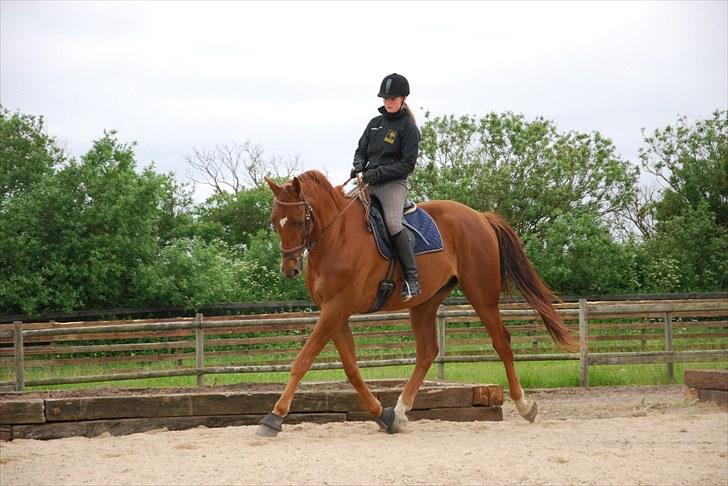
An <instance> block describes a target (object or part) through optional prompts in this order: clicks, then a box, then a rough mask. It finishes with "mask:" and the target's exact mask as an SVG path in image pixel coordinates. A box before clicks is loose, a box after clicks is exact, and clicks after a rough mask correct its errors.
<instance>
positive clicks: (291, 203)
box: [265, 177, 313, 277]
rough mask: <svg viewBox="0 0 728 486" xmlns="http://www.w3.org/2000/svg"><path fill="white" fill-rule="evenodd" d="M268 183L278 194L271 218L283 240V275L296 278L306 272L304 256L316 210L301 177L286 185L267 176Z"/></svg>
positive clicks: (274, 192)
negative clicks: (311, 204)
mask: <svg viewBox="0 0 728 486" xmlns="http://www.w3.org/2000/svg"><path fill="white" fill-rule="evenodd" d="M265 181H266V182H267V183H268V187H270V190H271V191H273V194H274V195H275V204H273V212H272V213H271V218H270V219H271V223H272V224H273V226H274V227H275V229H276V231H277V232H278V236H279V238H280V240H281V272H283V275H285V276H286V277H296V276H298V275H299V274H300V273H301V271H302V269H303V256H304V253H305V252H306V251H307V250H309V249H310V247H309V244H310V241H309V237H310V235H311V230H312V229H313V211H312V209H311V206H310V205H309V204H308V202H306V200H305V199H304V197H303V192H302V190H301V181H300V180H299V179H298V177H294V178H293V179H292V180H291V181H290V182H286V183H285V184H283V185H282V186H279V185H278V184H276V183H275V182H273V181H271V180H270V179H268V178H267V177H266V179H265Z"/></svg>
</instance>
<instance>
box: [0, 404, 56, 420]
mask: <svg viewBox="0 0 728 486" xmlns="http://www.w3.org/2000/svg"><path fill="white" fill-rule="evenodd" d="M45 421H46V419H45V403H44V401H43V400H42V399H39V398H36V399H27V400H4V401H0V424H3V425H5V424H42V423H44V422H45Z"/></svg>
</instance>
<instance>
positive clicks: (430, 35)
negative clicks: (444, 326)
mask: <svg viewBox="0 0 728 486" xmlns="http://www.w3.org/2000/svg"><path fill="white" fill-rule="evenodd" d="M391 72H398V73H401V74H404V75H405V76H407V78H408V79H409V81H410V85H411V88H412V94H411V96H410V98H409V100H408V101H409V103H410V106H412V107H413V108H415V113H416V115H417V116H418V117H419V119H420V120H422V118H423V111H422V110H429V111H430V112H431V113H432V114H433V115H445V114H455V115H464V114H474V115H476V116H482V115H484V114H486V113H488V112H491V111H496V112H503V111H513V112H517V113H522V114H524V115H525V116H526V117H527V118H529V119H530V118H534V117H537V116H543V117H545V118H547V119H550V120H553V121H555V122H556V124H557V125H558V127H559V129H560V130H562V131H568V130H578V131H582V132H591V131H595V130H598V131H600V132H601V133H602V134H604V135H606V136H608V137H610V138H612V140H613V141H614V143H615V145H616V147H617V151H618V153H619V154H620V155H621V156H622V157H624V158H625V159H628V160H631V161H633V162H635V163H636V162H637V150H638V148H639V146H640V144H641V140H642V136H641V133H640V129H641V128H642V127H645V128H646V129H648V130H653V129H655V128H658V127H663V126H665V125H666V124H670V123H673V122H674V121H675V119H676V118H677V116H678V115H684V116H687V117H688V118H689V119H691V120H694V119H697V118H703V117H707V116H709V115H710V114H711V112H712V111H713V110H715V109H727V108H728V2H727V1H709V2H700V1H689V2H676V1H669V2H659V1H651V2H604V3H599V2H579V3H577V2H535V3H531V2H508V3H505V2H503V3H501V2H482V3H480V2H463V3H458V2H442V3H441V2H402V3H390V2H386V3H385V2H361V3H358V2H336V3H334V2H294V3H288V2H269V3H254V2H222V3H213V2H204V3H202V2H180V3H175V2H159V3H155V2H151V1H147V2H120V1H117V2H89V1H85V2H62V1H52V2H47V3H46V2H39V1H33V2H30V1H21V2H15V1H7V0H2V1H0V103H2V105H3V106H4V107H5V108H6V109H9V110H11V111H16V110H19V111H20V112H22V113H27V114H37V115H43V116H44V117H45V119H46V123H47V128H48V131H49V132H50V133H51V134H53V135H55V136H56V137H58V139H59V140H61V141H62V142H63V143H64V144H65V146H66V148H67V150H68V152H70V154H71V155H75V156H79V155H81V154H83V153H84V152H86V151H87V150H88V149H89V148H90V144H91V141H92V140H94V139H96V138H99V137H100V136H101V135H102V133H103V130H104V129H115V130H117V131H118V134H119V137H120V138H121V140H123V141H127V142H131V141H136V142H138V146H137V148H136V153H137V160H138V162H139V165H140V166H146V165H147V164H148V163H150V162H152V161H154V162H155V164H156V167H157V168H158V170H159V171H161V172H173V173H175V174H176V175H177V177H178V179H179V180H186V175H187V165H186V162H185V161H184V159H183V157H184V156H185V155H186V154H190V153H191V152H192V149H193V148H212V147H214V146H215V145H216V144H223V143H228V142H231V141H237V142H243V141H246V140H250V141H251V142H253V143H257V144H259V145H260V146H261V147H262V148H263V149H264V150H265V153H266V154H267V155H268V156H272V155H278V156H283V157H293V156H295V155H299V156H300V157H301V158H302V159H303V160H304V162H305V168H306V169H309V168H317V169H321V170H324V171H326V172H327V173H328V174H329V176H330V177H331V179H332V181H333V182H334V183H336V184H339V183H341V182H343V181H344V180H345V179H346V178H347V176H348V171H349V168H350V165H351V160H352V157H353V152H354V148H355V145H356V142H357V140H358V138H359V136H360V135H361V132H362V131H363V129H364V126H365V125H366V123H367V121H368V120H369V119H370V118H371V117H372V116H375V115H376V114H377V113H376V109H377V108H378V107H379V106H380V102H379V99H378V98H376V94H377V91H378V88H379V83H380V81H381V79H382V77H383V76H385V75H386V74H389V73H391ZM204 192H205V191H204V190H200V191H198V194H197V198H198V199H200V198H201V197H202V196H203V195H204Z"/></svg>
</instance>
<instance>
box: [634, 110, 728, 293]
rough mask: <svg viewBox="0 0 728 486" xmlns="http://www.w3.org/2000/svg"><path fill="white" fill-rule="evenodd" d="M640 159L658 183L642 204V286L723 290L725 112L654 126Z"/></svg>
mask: <svg viewBox="0 0 728 486" xmlns="http://www.w3.org/2000/svg"><path fill="white" fill-rule="evenodd" d="M640 159H641V163H642V167H643V169H644V170H645V171H647V172H648V173H650V174H653V175H654V176H655V177H656V178H657V179H658V180H660V181H661V182H662V183H663V184H664V189H663V191H662V193H661V195H660V197H658V198H657V199H656V200H655V201H653V202H651V203H650V205H649V206H648V207H647V208H646V211H651V212H652V216H653V217H654V219H655V221H656V223H655V225H654V232H653V233H651V234H647V235H646V237H647V238H646V240H645V244H644V257H643V258H644V270H643V285H644V287H645V289H648V290H660V291H701V290H706V291H707V290H728V111H716V112H714V113H713V115H712V117H711V118H708V119H705V120H698V121H697V122H695V123H693V124H691V123H689V122H688V121H687V120H686V119H685V118H684V117H680V118H678V120H677V123H676V124H675V125H674V126H672V125H668V126H666V127H665V128H662V129H658V130H655V131H654V132H653V133H652V134H650V135H646V136H645V147H644V148H643V149H642V150H640Z"/></svg>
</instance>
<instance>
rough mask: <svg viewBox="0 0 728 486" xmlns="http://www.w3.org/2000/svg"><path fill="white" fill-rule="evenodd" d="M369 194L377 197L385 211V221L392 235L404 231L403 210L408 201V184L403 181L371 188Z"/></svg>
mask: <svg viewBox="0 0 728 486" xmlns="http://www.w3.org/2000/svg"><path fill="white" fill-rule="evenodd" d="M369 194H371V195H372V196H376V197H377V199H379V202H380V203H382V208H383V209H384V221H385V222H386V223H387V231H389V234H390V235H396V234H397V233H399V232H400V231H402V209H403V208H404V202H405V200H406V199H407V182H406V181H404V180H401V179H396V180H393V181H389V182H385V183H384V184H377V185H376V186H369Z"/></svg>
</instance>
